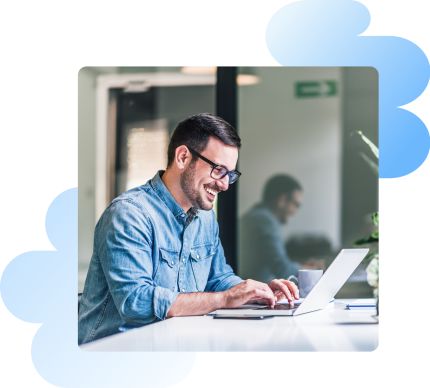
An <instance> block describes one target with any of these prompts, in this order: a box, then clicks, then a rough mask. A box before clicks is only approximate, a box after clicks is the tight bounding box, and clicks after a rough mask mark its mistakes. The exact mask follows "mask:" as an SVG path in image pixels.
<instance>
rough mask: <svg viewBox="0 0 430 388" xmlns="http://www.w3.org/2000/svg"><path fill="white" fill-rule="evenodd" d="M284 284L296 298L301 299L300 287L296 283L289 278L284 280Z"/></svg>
mask: <svg viewBox="0 0 430 388" xmlns="http://www.w3.org/2000/svg"><path fill="white" fill-rule="evenodd" d="M283 284H285V285H286V286H287V287H288V289H289V290H290V291H291V293H292V294H293V295H294V297H295V298H296V299H299V297H300V295H299V289H298V288H297V286H296V284H295V283H293V282H291V281H289V280H283Z"/></svg>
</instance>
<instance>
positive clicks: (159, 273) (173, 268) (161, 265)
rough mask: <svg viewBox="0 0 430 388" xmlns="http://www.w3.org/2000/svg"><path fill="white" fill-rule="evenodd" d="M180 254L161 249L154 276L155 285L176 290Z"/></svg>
mask: <svg viewBox="0 0 430 388" xmlns="http://www.w3.org/2000/svg"><path fill="white" fill-rule="evenodd" d="M178 268H179V252H178V251H173V250H168V249H164V248H160V250H159V262H158V266H157V270H156V272H155V274H154V283H155V285H157V286H160V287H164V288H169V289H171V290H174V289H175V287H176V281H177V277H178Z"/></svg>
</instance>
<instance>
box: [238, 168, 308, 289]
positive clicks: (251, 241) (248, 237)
mask: <svg viewBox="0 0 430 388" xmlns="http://www.w3.org/2000/svg"><path fill="white" fill-rule="evenodd" d="M302 198H303V189H302V186H301V185H300V183H299V182H298V181H297V180H296V179H295V178H293V177H292V176H289V175H286V174H278V175H275V176H273V177H271V178H270V179H269V180H268V181H267V182H266V184H265V186H264V189H263V198H262V202H261V203H259V204H257V205H255V206H254V207H253V208H251V209H250V210H249V211H248V212H247V213H245V214H244V215H243V217H242V218H241V224H240V269H241V273H242V274H243V275H245V276H246V277H252V278H253V279H258V280H262V281H267V280H268V279H273V277H288V276H289V275H295V276H297V271H298V269H299V264H298V263H295V262H293V261H291V260H290V259H289V257H288V255H287V252H286V250H285V248H284V240H285V237H284V236H283V226H284V225H285V224H286V223H287V222H288V220H289V219H290V218H291V217H292V216H293V215H294V214H295V213H296V212H297V210H298V209H299V207H300V205H301V203H302Z"/></svg>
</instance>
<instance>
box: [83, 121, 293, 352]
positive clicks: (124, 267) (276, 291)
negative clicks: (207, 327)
mask: <svg viewBox="0 0 430 388" xmlns="http://www.w3.org/2000/svg"><path fill="white" fill-rule="evenodd" d="M240 143H241V141H240V138H239V137H238V135H237V134H236V131H235V130H234V129H233V127H231V125H230V124H228V123H227V122H225V121H224V120H222V119H221V118H219V117H216V116H213V115H210V114H198V115H195V116H191V117H189V118H188V119H186V120H184V121H182V122H181V123H179V125H178V126H177V127H176V129H175V131H174V133H173V134H172V137H171V139H170V144H169V147H168V161H167V164H168V165H167V169H166V171H159V172H158V173H157V174H156V175H155V176H154V178H153V179H152V180H150V181H148V182H147V183H146V184H145V185H143V186H140V187H137V188H135V189H132V190H129V191H128V192H126V193H124V194H122V195H120V196H119V197H118V198H116V199H114V200H113V201H112V203H111V204H110V205H109V207H108V208H107V209H106V210H105V212H104V213H103V215H102V216H101V218H100V220H99V222H98V223H97V226H96V230H95V236H94V250H93V256H92V258H91V263H90V268H89V270H88V275H87V279H86V281H85V287H84V292H83V295H82V297H81V300H80V303H79V340H78V342H79V344H81V343H85V342H89V341H93V340H95V339H97V338H101V337H104V336H107V335H111V334H114V333H118V332H121V331H125V330H128V329H130V328H134V327H139V326H142V325H145V324H148V323H151V322H154V321H157V320H163V319H166V318H169V317H175V316H183V315H201V314H206V313H208V312H210V311H213V310H216V309H219V308H224V307H227V308H228V307H237V306H240V305H241V304H243V303H246V302H247V301H249V300H260V301H263V302H265V303H267V304H269V305H270V306H274V304H275V302H276V300H278V299H281V298H282V299H283V298H286V299H288V300H289V301H290V302H293V300H294V299H297V298H298V290H297V288H296V287H295V285H294V284H293V283H291V282H288V281H286V280H283V279H282V280H281V279H275V280H272V281H271V282H270V283H269V284H265V283H260V282H257V281H254V280H245V281H244V280H242V279H241V278H239V277H238V276H236V275H235V274H234V273H233V271H232V269H231V267H230V266H229V265H227V264H226V261H225V257H224V251H223V248H222V245H221V242H220V240H219V237H218V224H217V222H216V220H215V215H214V212H213V210H212V208H213V204H214V201H215V199H216V197H217V195H218V194H219V193H220V192H222V191H225V190H227V189H228V187H229V185H230V184H232V183H234V182H235V181H236V180H237V179H238V178H239V176H240V173H239V172H238V171H237V170H235V167H236V164H237V159H238V151H239V148H240V145H241V144H240Z"/></svg>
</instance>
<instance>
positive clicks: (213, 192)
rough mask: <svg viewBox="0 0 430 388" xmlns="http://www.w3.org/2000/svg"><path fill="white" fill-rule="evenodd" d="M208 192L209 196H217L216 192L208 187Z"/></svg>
mask: <svg viewBox="0 0 430 388" xmlns="http://www.w3.org/2000/svg"><path fill="white" fill-rule="evenodd" d="M206 191H207V192H208V193H209V194H212V195H216V191H214V190H211V189H210V188H208V187H206Z"/></svg>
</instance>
